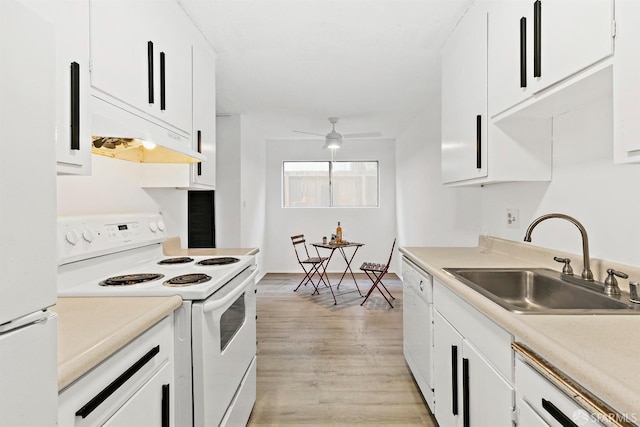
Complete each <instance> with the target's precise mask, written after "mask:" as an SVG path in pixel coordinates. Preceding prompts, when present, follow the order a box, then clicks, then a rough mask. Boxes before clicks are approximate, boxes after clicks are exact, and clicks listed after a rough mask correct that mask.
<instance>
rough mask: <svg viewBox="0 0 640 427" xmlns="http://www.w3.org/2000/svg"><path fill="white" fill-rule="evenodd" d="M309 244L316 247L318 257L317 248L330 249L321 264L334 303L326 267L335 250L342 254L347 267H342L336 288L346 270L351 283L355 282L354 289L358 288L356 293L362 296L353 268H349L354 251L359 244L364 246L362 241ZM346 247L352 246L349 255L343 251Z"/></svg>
mask: <svg viewBox="0 0 640 427" xmlns="http://www.w3.org/2000/svg"><path fill="white" fill-rule="evenodd" d="M311 245H313V246H314V247H315V248H316V253H317V254H318V257H320V252H319V250H318V249H319V248H323V249H328V250H330V251H331V252H330V253H329V258H328V259H327V262H326V263H325V264H324V266H323V271H322V275H323V276H324V278H325V279H326V281H327V284H328V285H329V289H330V290H331V294H332V295H333V302H334V303H335V304H337V301H336V296H335V294H334V293H333V289H332V287H331V283H330V282H329V276H328V275H327V267H328V266H329V263H330V262H331V258H332V257H333V254H334V252H335V251H336V250H338V252H339V253H340V255H342V259H344V261H345V262H346V263H347V267H346V268H345V269H344V272H343V273H342V276H341V277H340V281H339V282H338V285H337V286H336V289H340V284H341V283H342V280H343V279H344V276H346V275H347V272H349V273H350V274H351V278H352V279H353V283H355V284H356V289H357V290H358V293H359V294H360V296H363V295H362V292H360V287H359V286H358V281H357V280H356V277H355V276H354V274H353V270H351V262H352V261H353V258H354V257H355V256H356V252H358V249H359V248H360V247H361V246H364V243H356V242H343V243H312V244H311ZM347 248H353V252H352V253H351V256H349V255H348V254H347V252H346V251H345V249H347ZM345 293H346V292H345Z"/></svg>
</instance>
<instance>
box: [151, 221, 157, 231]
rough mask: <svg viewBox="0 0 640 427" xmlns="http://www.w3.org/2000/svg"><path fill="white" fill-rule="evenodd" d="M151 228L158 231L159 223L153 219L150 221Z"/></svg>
mask: <svg viewBox="0 0 640 427" xmlns="http://www.w3.org/2000/svg"><path fill="white" fill-rule="evenodd" d="M149 230H151V231H152V232H154V233H155V232H156V231H158V224H156V223H155V222H153V221H151V222H150V223H149Z"/></svg>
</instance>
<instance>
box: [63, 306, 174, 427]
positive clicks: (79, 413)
mask: <svg viewBox="0 0 640 427" xmlns="http://www.w3.org/2000/svg"><path fill="white" fill-rule="evenodd" d="M173 358H174V347H173V315H170V316H168V317H166V318H164V319H163V320H162V321H160V322H159V323H158V324H157V325H155V326H154V327H153V328H151V329H149V330H148V331H146V332H145V333H143V334H142V335H140V336H139V337H138V338H136V339H135V340H133V341H132V342H131V343H129V344H128V345H126V346H125V347H123V348H122V349H120V350H118V351H117V352H116V353H115V354H113V355H112V356H110V357H109V358H108V359H106V360H105V361H103V362H102V363H100V364H99V365H98V366H96V367H95V368H93V369H92V370H90V371H89V372H87V373H86V374H85V375H83V376H82V377H80V378H79V379H77V380H76V381H75V382H73V383H72V384H71V385H69V386H68V387H66V388H65V389H64V390H62V391H61V392H60V393H59V396H58V425H59V426H62V427H71V426H74V427H85V426H110V427H115V426H127V427H129V426H154V427H155V426H157V427H170V426H174V425H175V422H174V419H175V415H174V407H175V398H174V393H173V391H174V390H173V389H174V364H173Z"/></svg>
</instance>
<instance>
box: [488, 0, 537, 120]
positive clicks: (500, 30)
mask: <svg viewBox="0 0 640 427" xmlns="http://www.w3.org/2000/svg"><path fill="white" fill-rule="evenodd" d="M530 5H531V1H530V0H513V1H508V2H504V1H503V2H499V3H497V4H496V5H494V7H493V8H492V9H491V10H490V11H489V24H488V26H489V30H488V31H489V36H488V57H489V59H488V61H489V62H488V66H489V74H488V81H489V82H488V91H489V100H488V101H489V115H490V116H494V115H496V114H498V113H501V112H503V111H504V110H506V109H508V108H510V107H513V106H514V105H516V104H518V103H520V102H522V101H524V100H525V99H527V97H529V96H531V94H532V93H533V91H532V89H531V85H532V83H533V80H532V76H533V56H532V55H531V53H530V52H532V49H533V40H532V37H531V31H532V28H533V9H532V8H531V7H530Z"/></svg>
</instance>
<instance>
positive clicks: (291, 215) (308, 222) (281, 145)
mask: <svg viewBox="0 0 640 427" xmlns="http://www.w3.org/2000/svg"><path fill="white" fill-rule="evenodd" d="M322 145H323V142H322V141H317V140H316V141H309V140H298V141H290V140H287V141H267V156H266V224H267V231H266V236H267V246H266V247H267V250H266V251H265V252H266V253H265V265H266V268H267V271H269V272H300V266H299V265H298V264H297V261H296V259H295V254H294V251H293V246H292V244H291V236H293V235H296V234H304V235H305V236H306V238H307V241H308V242H319V241H321V239H322V237H323V236H327V237H330V236H331V234H332V233H335V229H336V226H337V224H338V221H340V223H341V225H342V228H343V234H344V238H345V239H347V240H351V241H357V242H362V243H364V244H365V246H363V247H362V248H360V250H359V251H358V252H357V254H356V257H355V259H354V261H353V264H352V267H354V266H359V265H360V264H361V263H362V262H363V261H373V262H383V261H386V259H387V258H388V256H389V251H390V250H391V244H392V243H393V239H394V238H395V237H396V209H395V206H396V205H395V201H396V195H395V192H396V185H395V182H396V167H395V166H396V165H395V149H394V144H393V142H391V141H369V140H346V141H345V142H344V143H343V145H342V147H341V148H340V149H339V150H337V152H336V157H335V160H360V161H366V160H378V161H379V174H380V176H379V178H380V207H377V208H287V209H285V208H283V207H282V162H283V161H285V160H330V159H331V154H330V151H329V150H323V149H322ZM343 270H344V262H343V261H342V260H341V259H339V256H338V254H337V253H336V256H335V257H334V259H332V260H331V263H330V266H329V270H328V271H343ZM354 271H356V272H357V269H356V270H354Z"/></svg>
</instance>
